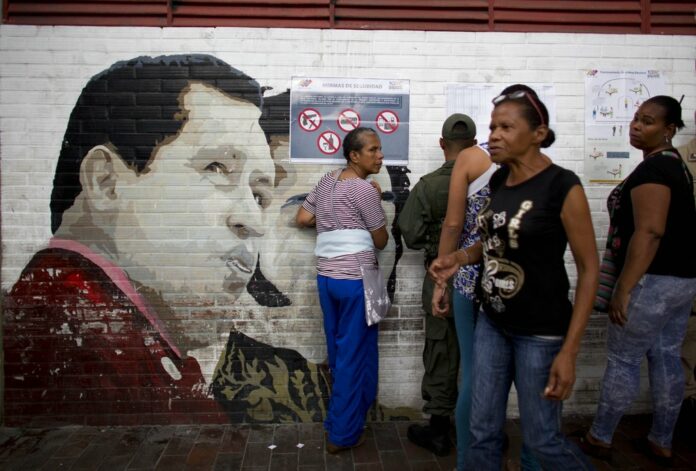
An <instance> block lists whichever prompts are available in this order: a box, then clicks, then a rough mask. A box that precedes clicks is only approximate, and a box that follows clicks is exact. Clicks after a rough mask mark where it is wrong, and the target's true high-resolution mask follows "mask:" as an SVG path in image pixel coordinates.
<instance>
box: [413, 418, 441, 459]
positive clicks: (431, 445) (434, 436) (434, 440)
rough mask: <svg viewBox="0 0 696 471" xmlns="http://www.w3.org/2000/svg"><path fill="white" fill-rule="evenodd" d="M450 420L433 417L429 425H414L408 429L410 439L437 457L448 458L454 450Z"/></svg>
mask: <svg viewBox="0 0 696 471" xmlns="http://www.w3.org/2000/svg"><path fill="white" fill-rule="evenodd" d="M449 428H450V418H449V417H448V416H446V415H431V416H430V424H429V425H418V424H412V425H410V426H409V427H408V433H407V436H408V439H409V440H410V441H411V442H412V443H414V444H416V445H418V446H420V447H422V448H425V449H426V450H429V451H430V452H431V453H433V454H435V455H437V456H447V455H449V453H450V450H451V449H452V441H451V440H450V437H449Z"/></svg>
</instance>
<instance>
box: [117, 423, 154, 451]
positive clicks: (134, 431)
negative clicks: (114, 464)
mask: <svg viewBox="0 0 696 471" xmlns="http://www.w3.org/2000/svg"><path fill="white" fill-rule="evenodd" d="M149 431H150V430H149V428H147V427H129V428H127V429H126V431H125V432H124V433H123V435H121V437H120V438H119V439H118V441H117V442H116V444H115V445H114V449H113V451H112V453H113V454H114V455H129V454H135V452H136V451H137V450H138V448H140V445H141V444H142V443H143V442H144V441H145V438H146V437H147V434H148V432H149Z"/></svg>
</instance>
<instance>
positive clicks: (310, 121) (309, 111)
mask: <svg viewBox="0 0 696 471" xmlns="http://www.w3.org/2000/svg"><path fill="white" fill-rule="evenodd" d="M298 121H299V123H300V128H301V129H302V130H303V131H307V132H312V131H316V130H317V129H319V126H321V114H320V113H319V112H318V111H317V110H315V109H314V108H305V109H304V110H302V111H300V114H299V115H298Z"/></svg>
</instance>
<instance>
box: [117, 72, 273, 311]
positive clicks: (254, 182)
mask: <svg viewBox="0 0 696 471" xmlns="http://www.w3.org/2000/svg"><path fill="white" fill-rule="evenodd" d="M183 93H184V94H183V98H182V110H183V115H185V118H184V119H185V124H184V125H183V127H182V129H181V131H180V132H179V133H178V135H176V136H175V137H174V138H173V139H171V140H170V141H169V142H167V143H165V144H162V145H160V146H159V147H158V148H157V149H156V150H155V154H154V156H153V158H152V161H151V163H150V165H149V166H148V168H147V169H146V170H145V171H143V172H141V173H140V174H139V175H138V174H136V173H135V172H133V171H131V170H130V169H125V170H124V171H123V172H121V173H120V174H119V176H118V178H117V180H118V181H117V184H116V187H115V190H114V198H115V199H116V200H118V204H116V206H117V208H118V209H117V213H118V215H117V220H116V221H115V222H114V224H113V226H111V227H108V228H105V230H107V231H111V232H112V233H111V234H109V236H110V238H111V239H112V240H113V244H114V246H115V248H116V257H117V258H118V262H119V264H120V265H121V266H123V267H124V268H125V269H126V271H127V272H128V273H129V276H131V277H132V278H133V279H134V280H135V281H137V282H139V283H141V284H143V285H146V286H147V287H150V288H153V289H155V290H157V291H159V292H160V294H161V295H162V296H163V297H164V298H165V299H166V298H167V297H168V295H174V296H176V295H180V294H186V293H197V294H200V293H208V294H219V293H223V292H226V293H230V294H232V295H234V296H235V297H236V296H238V295H239V294H241V293H242V292H243V291H244V290H245V287H246V284H247V282H248V281H249V279H250V277H251V276H252V274H253V271H254V268H255V265H256V261H257V259H258V254H259V241H260V238H261V237H262V236H263V235H264V226H265V224H266V221H265V214H264V213H265V211H264V210H265V208H267V207H268V206H269V205H270V204H271V199H272V197H273V192H272V186H273V181H274V178H275V173H274V166H273V163H272V161H271V156H270V151H269V147H268V144H267V142H266V138H265V135H264V133H263V131H262V129H261V127H260V126H259V123H258V119H259V115H260V111H259V109H258V108H257V107H256V106H255V105H254V104H252V103H249V102H247V101H244V100H242V99H239V98H232V97H229V96H227V95H225V94H224V93H222V92H220V91H219V90H217V89H215V88H214V87H212V86H209V85H204V84H201V83H193V84H192V85H190V87H189V89H188V91H184V92H183ZM114 160H116V159H114ZM121 164H122V162H121Z"/></svg>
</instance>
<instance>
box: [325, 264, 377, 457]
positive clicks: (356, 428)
mask: <svg viewBox="0 0 696 471" xmlns="http://www.w3.org/2000/svg"><path fill="white" fill-rule="evenodd" d="M317 285H318V288H319V303H320V304H321V310H322V311H323V313H324V333H325V334H326V349H327V352H328V355H329V368H331V377H332V379H333V388H332V390H331V398H330V399H329V410H328V411H327V414H326V420H325V421H324V428H325V429H326V431H327V432H328V433H329V441H330V442H331V443H333V444H334V445H339V446H352V445H355V443H356V442H357V441H358V439H359V438H360V435H362V433H363V431H364V427H365V417H366V415H367V411H368V410H369V409H370V407H371V406H372V404H373V403H374V402H375V399H376V398H377V375H378V365H379V361H378V351H377V334H378V330H379V329H378V327H377V324H375V325H372V326H369V327H368V325H367V322H366V321H365V299H364V293H363V282H362V280H338V279H334V278H329V277H326V276H322V275H317Z"/></svg>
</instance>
